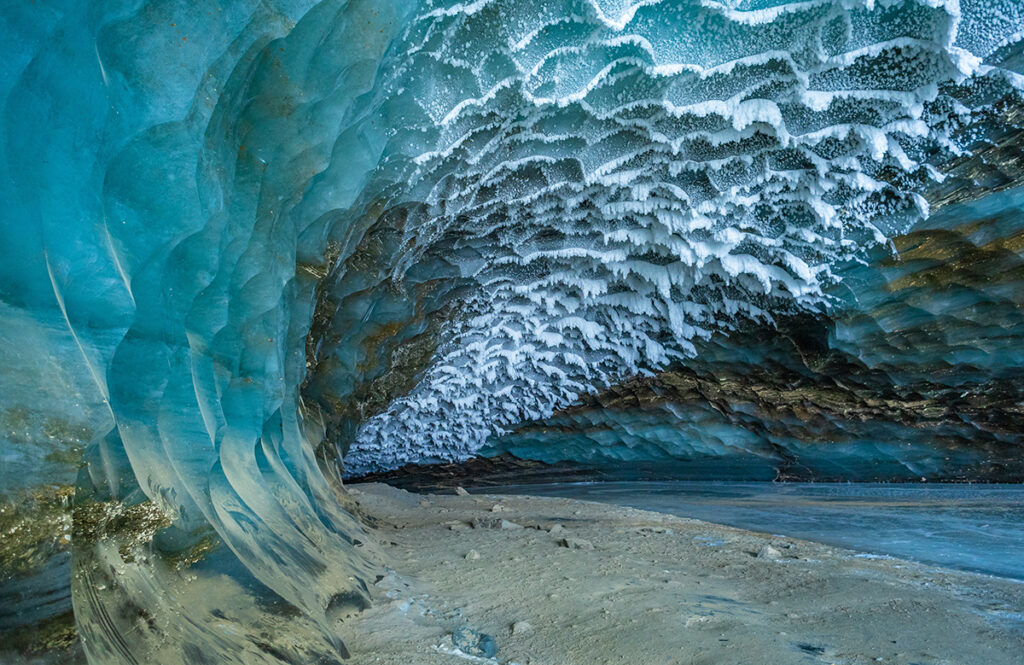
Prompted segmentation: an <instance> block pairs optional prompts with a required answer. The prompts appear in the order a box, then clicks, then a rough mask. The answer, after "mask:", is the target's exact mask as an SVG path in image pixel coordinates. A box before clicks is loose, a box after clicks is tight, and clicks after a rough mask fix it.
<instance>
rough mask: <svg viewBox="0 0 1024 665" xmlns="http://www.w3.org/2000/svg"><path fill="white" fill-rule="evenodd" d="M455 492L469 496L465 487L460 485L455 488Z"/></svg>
mask: <svg viewBox="0 0 1024 665" xmlns="http://www.w3.org/2000/svg"><path fill="white" fill-rule="evenodd" d="M455 493H456V494H458V495H459V496H469V492H467V491H466V490H465V488H464V487H461V486H460V487H456V488H455Z"/></svg>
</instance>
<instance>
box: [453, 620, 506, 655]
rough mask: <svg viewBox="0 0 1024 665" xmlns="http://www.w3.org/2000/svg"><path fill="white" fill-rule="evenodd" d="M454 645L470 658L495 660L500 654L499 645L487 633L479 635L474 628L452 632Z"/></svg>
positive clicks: (462, 628)
mask: <svg viewBox="0 0 1024 665" xmlns="http://www.w3.org/2000/svg"><path fill="white" fill-rule="evenodd" d="M452 644H454V645H455V648H457V649H458V650H459V651H461V652H463V653H467V654H469V655H470V656H479V657H483V658H494V656H495V654H497V653H498V643H497V642H495V641H494V638H493V637H491V636H490V635H487V634H486V633H479V632H477V631H475V630H473V629H472V628H467V627H466V626H462V627H460V628H456V629H455V631H454V632H452Z"/></svg>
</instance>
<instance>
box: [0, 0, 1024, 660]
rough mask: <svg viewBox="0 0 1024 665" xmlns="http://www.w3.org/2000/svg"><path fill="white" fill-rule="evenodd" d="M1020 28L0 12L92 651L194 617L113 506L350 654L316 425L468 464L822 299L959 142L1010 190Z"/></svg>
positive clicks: (860, 12)
mask: <svg viewBox="0 0 1024 665" xmlns="http://www.w3.org/2000/svg"><path fill="white" fill-rule="evenodd" d="M1022 30H1024V8H1022V5H1021V4H1020V3H1019V2H1016V1H1014V0H989V1H988V2H978V1H976V0H971V1H970V2H966V1H965V2H961V3H957V2H955V1H952V0H951V1H949V2H940V1H937V0H905V1H903V2H873V1H871V0H865V1H852V0H851V1H840V2H831V1H827V2H826V1H821V2H818V1H811V2H801V3H781V2H772V1H770V0H768V1H765V2H759V1H751V2H740V1H737V2H729V3H718V2H711V1H706V2H695V1H687V2H655V1H651V0H648V1H644V2H626V1H625V0H621V1H615V0H607V1H599V0H578V1H576V2H556V3H551V2H531V1H513V0H509V1H507V2H506V1H499V0H495V1H490V2H488V1H486V0H479V1H477V2H471V3H454V2H451V3H441V2H423V3H413V2H369V1H367V2H341V1H331V0H324V1H323V2H312V1H308V2H304V1H301V0H300V1H296V2H286V1H280V2H276V1H275V2H266V1H264V2H258V3H257V2H251V3H247V2H211V3H203V4H202V5H201V6H197V5H195V4H194V3H186V2H173V1H165V2H144V1H141V0H136V1H125V2H96V3H46V2H39V3H36V4H33V5H28V6H24V7H12V8H5V9H4V11H3V31H4V34H5V35H7V36H8V39H7V40H6V42H7V43H9V44H12V45H13V51H14V52H13V53H12V54H11V57H9V58H8V59H7V60H6V62H5V65H4V67H5V69H4V75H3V95H4V100H5V101H4V107H3V110H4V115H3V132H4V134H3V143H2V148H0V150H2V151H3V152H2V155H3V157H4V169H5V171H4V177H3V178H2V184H0V187H2V188H3V189H2V191H0V195H2V196H3V198H4V200H5V201H6V202H7V203H6V207H7V209H6V211H5V218H4V223H3V227H2V228H3V233H4V237H3V241H4V242H3V246H4V247H5V248H7V251H8V252H9V253H10V256H9V260H8V261H6V262H5V263H6V265H5V266H3V268H2V270H3V273H2V274H3V291H2V293H3V298H4V300H5V302H7V303H10V304H11V305H12V306H16V307H19V308H21V309H22V310H25V311H28V312H31V313H33V316H35V317H36V318H38V319H39V320H44V319H48V320H52V319H56V318H59V319H61V320H63V321H64V322H65V323H66V326H67V327H68V329H69V330H70V331H71V335H72V337H71V338H70V341H69V342H67V343H66V344H64V347H66V348H65V349H64V350H55V351H53V353H59V354H61V357H62V358H67V359H68V362H72V361H73V359H74V358H84V364H83V367H85V368H86V371H87V373H88V375H89V376H90V377H91V378H92V380H93V382H94V384H95V386H96V391H97V398H96V401H101V402H102V405H103V406H102V407H100V408H102V409H106V410H108V411H109V413H110V416H111V420H112V422H113V427H112V428H110V430H109V432H107V431H100V432H98V433H97V436H96V437H95V438H94V439H93V441H92V443H91V445H90V447H89V449H88V450H87V451H86V455H85V461H86V466H85V467H84V469H83V471H82V473H81V474H80V476H79V480H78V486H77V489H76V499H75V501H76V504H77V505H78V506H79V509H78V513H77V516H76V532H75V542H76V546H75V557H76V562H75V570H76V578H75V579H76V581H75V584H76V586H75V609H76V616H77V621H78V625H79V629H80V631H81V632H82V635H83V638H84V643H85V647H86V651H87V654H88V655H89V657H90V659H92V660H93V661H95V662H104V663H110V662H156V661H147V660H146V656H147V654H148V656H149V657H150V658H155V657H156V656H154V653H156V652H153V651H146V649H152V648H154V647H152V646H146V645H147V644H148V645H151V644H152V643H151V642H147V641H146V639H147V638H146V637H140V635H143V636H145V635H146V631H137V630H131V628H132V626H135V625H136V624H135V623H133V622H137V617H134V615H132V613H131V612H124V611H122V612H120V613H117V612H115V613H111V611H110V608H111V607H112V606H116V607H120V608H122V609H123V608H124V607H136V608H138V607H141V608H147V607H148V608H153V607H156V608H161V609H160V611H155V610H152V609H146V610H145V611H144V612H142V616H149V617H150V619H151V621H150V622H149V624H148V625H150V626H151V627H152V626H154V625H155V626H157V627H158V628H159V631H162V634H164V635H173V636H174V637H175V639H174V640H173V643H174V644H176V645H177V646H176V647H174V648H170V647H167V646H166V644H167V643H168V641H167V640H165V641H164V642H163V644H164V645H165V646H164V647H163V648H164V649H165V650H164V651H162V652H160V654H159V659H160V660H162V661H166V662H175V661H177V662H195V658H196V657H197V656H196V654H197V653H201V652H202V650H203V649H202V645H204V644H208V643H209V641H210V640H216V639H222V638H223V636H221V637H220V638H218V637H216V636H214V635H213V634H211V633H210V632H209V628H208V627H207V626H205V625H204V624H203V622H202V620H201V619H196V618H192V619H188V620H186V619H184V618H182V617H186V616H187V615H188V614H189V612H187V611H185V608H184V607H181V608H179V609H180V612H177V613H176V612H175V611H173V604H174V602H181V601H175V600H174V599H173V598H170V597H169V596H168V595H167V594H162V593H161V592H160V589H161V588H162V587H161V584H163V583H164V582H166V581H167V579H168V578H167V577H166V576H167V575H169V574H170V573H167V572H166V571H164V570H163V568H160V566H159V565H157V564H153V565H155V566H156V567H155V568H153V569H148V568H147V569H145V570H142V569H141V568H140V569H139V570H136V568H138V567H139V566H140V565H141V564H140V563H139V561H140V560H139V559H137V558H136V557H134V556H133V555H132V554H131V552H132V547H131V546H130V543H129V544H127V545H126V544H124V543H123V542H121V541H118V543H119V544H118V545H117V546H110V545H105V544H104V543H106V542H107V541H108V540H109V538H106V536H108V535H110V533H109V532H110V531H111V530H112V529H114V527H115V526H116V525H118V524H120V525H124V524H129V525H131V526H132V529H134V531H136V532H139V533H144V534H149V535H151V536H153V538H154V540H153V542H154V543H156V545H155V546H154V547H155V548H156V551H157V553H158V554H160V555H161V556H159V557H156V558H157V559H161V558H162V559H167V560H169V559H170V558H172V556H171V555H172V554H174V555H175V556H178V555H179V554H180V553H181V552H183V551H186V550H187V551H190V552H192V551H199V552H200V553H202V552H203V551H204V550H203V549H202V547H200V545H201V544H202V543H203V542H207V541H204V539H207V538H209V539H212V540H210V541H209V542H214V541H216V542H217V543H219V544H220V545H219V547H221V549H222V550H223V552H222V555H223V556H225V557H227V558H226V559H225V560H226V561H236V562H240V563H241V564H242V568H241V570H243V571H245V572H244V575H251V576H252V578H253V580H254V584H256V585H257V587H258V588H259V589H262V591H260V592H258V593H257V592H252V593H253V594H256V595H257V596H259V594H263V593H266V594H269V596H268V597H273V598H276V599H279V600H280V601H282V602H285V603H287V604H289V605H291V606H294V607H297V608H299V609H300V610H301V612H302V616H303V617H305V619H304V620H308V622H309V624H308V627H309V630H311V631H313V632H314V633H317V634H319V635H320V636H321V638H322V641H323V645H322V647H317V649H319V651H317V650H314V651H315V652H316V654H317V656H316V657H322V658H329V657H333V656H331V655H330V654H334V655H337V654H340V653H343V652H344V647H343V646H342V645H341V644H340V642H339V641H338V640H337V638H336V633H335V630H334V627H333V622H334V620H335V619H336V618H337V617H338V616H340V615H341V614H342V611H341V610H340V609H339V608H348V607H358V606H360V605H361V604H362V603H363V602H365V600H366V597H367V594H368V592H367V587H366V583H365V580H366V579H367V578H368V577H369V576H370V575H372V571H373V565H372V561H373V558H374V557H373V555H372V554H370V555H369V556H363V555H362V554H361V552H362V551H365V550H366V549H367V546H365V545H364V538H363V537H362V534H361V529H362V527H361V526H360V524H359V522H358V521H357V520H356V519H355V518H354V517H353V516H352V514H351V513H350V512H349V511H347V510H345V508H344V506H345V499H344V496H343V495H342V494H341V493H340V489H339V486H338V484H337V483H336V482H334V480H333V479H332V478H331V477H330V476H332V475H333V473H334V471H333V468H334V467H333V466H332V461H333V459H334V458H335V456H336V454H337V453H338V452H344V453H345V454H346V455H345V464H346V468H347V469H348V470H349V471H350V472H357V471H362V470H370V469H377V468H386V467H391V466H395V465H398V464H401V463H403V462H407V461H427V460H443V459H456V458H461V457H465V456H467V455H470V454H472V453H474V452H475V451H477V450H479V449H480V448H481V446H483V445H484V444H485V442H487V441H488V439H489V438H490V439H491V440H492V441H495V440H496V439H495V438H494V437H495V435H501V434H505V433H507V432H509V431H511V430H512V429H513V428H514V427H515V426H516V425H518V424H520V423H522V422H524V421H535V422H539V421H542V420H543V419H545V418H547V417H549V416H551V415H552V413H554V412H555V411H556V410H559V409H565V408H567V407H570V406H571V405H573V404H574V403H577V402H578V401H579V400H580V399H581V398H584V397H585V396H587V395H590V394H593V393H595V392H598V391H602V390H605V389H609V388H611V387H614V386H615V385H617V384H619V383H621V382H623V381H625V380H627V379H634V380H636V378H637V377H639V378H640V379H643V378H645V377H646V378H647V379H651V378H654V377H656V376H657V375H658V374H659V373H661V372H662V371H663V370H665V369H666V368H668V367H670V366H673V367H674V366H677V365H678V364H680V363H685V362H690V360H691V359H693V358H698V359H699V358H700V357H701V356H700V353H699V350H700V349H704V348H707V345H708V344H723V345H726V346H727V345H728V342H727V341H725V340H728V339H732V338H729V337H725V335H726V334H734V335H735V334H739V333H740V332H741V331H742V330H744V329H746V328H747V327H749V326H751V325H761V326H765V325H767V326H771V325H773V324H774V323H776V322H778V321H780V320H783V319H787V320H788V318H789V317H795V316H807V315H813V316H827V315H828V312H830V311H832V309H833V308H835V307H836V306H837V305H840V304H842V303H841V298H842V296H841V295H837V291H836V289H837V288H838V287H837V285H838V283H839V282H840V281H841V280H840V278H841V277H842V276H843V275H844V274H845V272H844V271H845V270H846V268H845V266H849V265H855V264H856V262H857V261H858V260H860V261H862V260H864V259H865V257H869V256H871V255H869V252H871V251H874V252H876V254H874V256H881V255H884V254H885V253H886V251H888V249H887V248H891V245H890V244H889V243H890V239H891V238H892V237H894V236H896V235H898V234H900V233H902V232H904V231H905V230H907V229H909V228H911V227H912V226H913V225H914V224H919V223H921V221H920V220H922V219H923V218H925V217H926V216H927V215H928V213H929V211H930V208H932V207H936V206H938V205H942V204H944V203H946V202H947V201H948V200H952V198H956V197H959V198H971V197H977V196H980V195H982V194H984V191H975V192H968V193H966V194H963V190H964V189H971V188H972V186H971V184H970V183H977V182H978V180H977V178H976V177H975V176H976V174H977V173H978V172H979V169H981V166H979V164H985V165H988V167H989V168H990V169H995V170H997V171H999V169H1002V170H1001V171H999V172H1001V173H1002V172H1007V173H1010V175H1009V176H1008V177H1007V182H1000V183H996V185H995V186H994V187H993V188H999V187H1006V186H1008V185H1009V184H1012V183H1013V181H1014V178H1015V176H1013V173H1014V172H1013V168H1014V165H1015V164H1016V162H1014V158H1013V157H1012V153H1013V151H1012V150H1001V149H1000V146H1001V145H1003V144H1002V143H1000V142H999V141H1003V142H1004V143H1005V142H1006V141H1005V140H1004V139H1005V135H1006V134H1007V133H1009V134H1010V135H1011V136H1012V135H1013V133H1012V131H1011V130H1012V129H1013V128H1014V127H1015V126H1016V125H1015V124H1014V123H1019V121H1020V108H1021V106H1020V96H1019V89H1020V87H1021V77H1020V74H1019V73H1018V72H1019V70H1020V69H1021V60H1022V58H1021V51H1020V48H1019V44H1020V39H1021V34H1022ZM999 132H1002V134H999V136H995V134H998V133H999ZM1010 143H1011V147H1013V146H1016V145H1019V144H1016V143H1013V142H1012V140H1011V141H1010ZM1008 155H1009V156H1008ZM1004 162H1005V163H1004ZM957 183H959V184H957ZM965 183H967V184H966V185H965ZM974 188H975V189H978V190H984V189H985V186H984V183H983V184H982V186H975V187H974ZM950 192H960V194H957V195H956V196H954V195H953V194H950ZM1015 220H1016V218H1015ZM1015 220H1011V221H1010V222H1008V224H1010V225H1011V226H1012V225H1013V224H1018V225H1019V221H1015ZM1016 228H1019V226H1017V227H1016ZM1013 233H1014V232H1009V235H1010V236H1013ZM1014 237H1015V236H1014ZM1011 244H1012V243H1011ZM22 247H24V248H26V251H24V252H22V251H18V250H13V251H12V248H22ZM1012 251H1019V250H1012ZM40 256H42V257H43V260H42V261H40V260H38V257H40ZM1013 284H1016V282H1014V283H1013ZM854 291H856V289H854ZM54 294H55V295H56V299H55V300H56V302H55V303H54V299H53V295H54ZM1013 334H1015V335H1019V332H1018V333H1013ZM1018 338H1019V337H1018ZM67 349H72V350H74V351H75V353H71V352H70V351H68V350H67ZM677 415H678V414H677ZM99 420H102V419H99ZM577 441H578V440H577ZM494 445H498V444H494ZM98 507H99V508H98ZM101 508H102V509H101ZM103 511H107V512H108V513H109V511H114V512H116V513H117V520H114V519H112V518H109V515H107V513H104V512H103ZM104 515H107V517H103V516H104ZM97 516H99V517H97ZM97 521H99V522H101V523H102V525H103V527H104V528H97V527H96V522H97ZM114 540H116V538H115V539H114ZM189 547H191V548H192V549H188V548H189ZM197 547H199V550H196V548H197ZM210 547H211V548H214V546H213V545H211V546H210ZM218 551H219V550H218ZM126 552H127V554H126ZM225 553H226V554H225ZM181 556H184V555H181ZM197 556H198V555H197ZM126 557H127V558H126ZM185 558H186V559H188V560H189V561H191V560H192V559H194V558H195V557H193V556H192V555H188V556H186V557H185ZM199 558H202V557H201V556H200V557H199ZM211 565H212V564H211ZM223 565H225V566H227V565H228V564H223ZM126 571H128V572H126ZM131 571H135V572H134V573H131ZM179 572H180V571H179ZM129 573H131V574H129ZM132 575H135V576H134V577H132ZM237 575H238V576H239V577H238V579H239V580H241V579H242V578H243V577H244V575H243V573H237ZM122 578H123V579H131V580H132V581H131V582H125V583H123V584H120V585H117V584H112V585H111V584H106V583H105V582H109V581H110V580H113V579H122ZM168 583H169V582H168ZM242 586H244V585H242ZM247 588H248V587H247ZM252 588H256V587H252ZM98 589H102V590H104V591H103V592H100V591H98ZM261 597H262V596H261ZM111 599H113V600H111ZM264 600H266V598H264ZM210 611H211V612H213V613H214V614H212V615H213V616H217V617H223V616H224V613H223V611H222V609H221V608H213V609H211V610H210ZM215 612H219V613H220V614H219V615H218V614H216V613H215ZM167 617H179V619H178V620H175V619H168V618H167ZM219 620H225V621H226V620H227V619H219ZM239 621H240V622H242V623H244V620H243V619H239ZM153 630H154V631H156V630H157V628H154V629H153ZM159 631H158V632H159ZM242 633H244V631H238V634H239V635H240V636H238V637H236V638H233V639H235V640H236V641H235V642H231V643H230V644H232V645H234V646H230V645H228V644H221V645H220V647H221V649H222V651H223V652H224V653H230V652H231V649H232V648H239V649H242V651H240V652H239V653H244V654H245V656H244V658H243V660H246V659H247V660H246V662H260V661H259V660H257V659H263V660H265V661H266V662H276V660H280V659H281V658H283V656H282V653H284V652H282V651H281V647H280V646H279V645H278V646H275V645H269V646H268V645H266V644H263V645H262V646H260V644H262V643H260V642H259V639H258V638H257V637H255V636H253V635H249V634H242ZM229 642H230V641H229ZM239 645H240V646H239ZM254 645H255V646H254ZM325 654H326V655H325ZM240 657H241V656H240ZM306 657H307V658H308V657H311V656H309V655H308V654H307V655H306ZM275 659H276V660H275Z"/></svg>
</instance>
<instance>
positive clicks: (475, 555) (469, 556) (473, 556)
mask: <svg viewBox="0 0 1024 665" xmlns="http://www.w3.org/2000/svg"><path fill="white" fill-rule="evenodd" d="M479 558H480V553H479V552H477V551H476V550H470V551H469V552H467V553H466V561H476V560H477V559H479Z"/></svg>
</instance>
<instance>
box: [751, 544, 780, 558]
mask: <svg viewBox="0 0 1024 665" xmlns="http://www.w3.org/2000/svg"><path fill="white" fill-rule="evenodd" d="M757 558H758V559H781V558H782V552H780V551H779V550H777V549H775V548H774V547H772V546H771V545H765V546H764V547H762V548H761V550H760V551H759V552H758V553H757Z"/></svg>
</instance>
